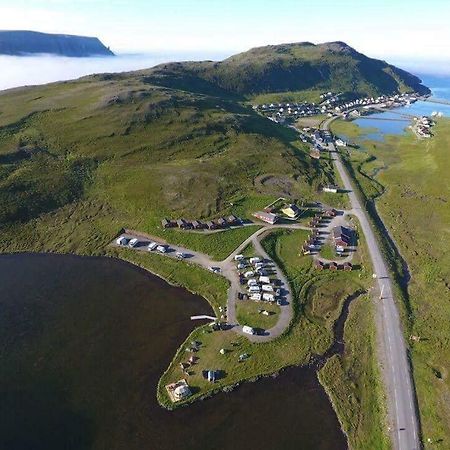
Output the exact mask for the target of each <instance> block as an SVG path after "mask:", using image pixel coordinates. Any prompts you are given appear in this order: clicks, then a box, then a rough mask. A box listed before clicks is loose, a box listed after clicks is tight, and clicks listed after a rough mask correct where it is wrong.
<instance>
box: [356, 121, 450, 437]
mask: <svg viewBox="0 0 450 450" xmlns="http://www.w3.org/2000/svg"><path fill="white" fill-rule="evenodd" d="M434 132H435V137H434V138H433V139H431V140H420V141H419V140H417V139H416V138H415V137H414V136H413V135H412V134H411V133H409V134H407V135H406V136H403V137H394V136H392V137H389V138H388V139H387V140H386V142H385V143H368V144H367V148H368V151H369V154H370V155H373V156H375V158H376V159H374V158H370V157H369V158H368V155H367V154H366V155H361V154H356V153H354V154H352V156H351V160H352V164H353V166H354V168H355V172H356V173H357V176H358V178H359V179H360V180H362V182H361V183H360V185H361V186H362V187H363V189H364V191H365V192H366V193H367V194H366V195H368V196H376V195H379V194H382V195H381V197H380V198H379V200H378V201H377V206H378V209H379V211H380V213H381V216H382V218H383V220H384V222H385V224H386V225H387V227H388V229H389V231H390V233H391V234H392V235H393V237H394V238H395V241H396V243H397V245H398V247H399V249H400V251H401V253H402V255H403V257H404V258H405V259H406V261H407V263H408V266H409V270H410V272H411V275H412V279H411V282H410V283H409V288H408V294H409V302H410V304H411V314H410V315H409V317H408V321H407V326H408V329H409V331H410V333H411V334H414V335H417V336H420V337H421V338H422V340H421V341H420V342H417V343H412V342H411V352H412V360H413V366H414V377H415V381H416V388H417V392H418V397H419V407H420V414H421V422H422V428H423V435H424V438H425V441H426V440H427V439H428V438H431V439H432V440H433V441H435V440H438V439H443V440H444V442H446V441H447V440H448V439H449V436H450V408H449V407H448V405H449V399H450V384H449V383H450V380H449V378H448V372H449V369H450V366H449V364H448V361H449V360H450V345H449V342H448V330H449V329H450V321H449V317H450V316H449V312H450V310H449V303H448V298H449V279H450V251H449V245H448V233H449V223H450V208H449V207H448V201H449V196H450V193H449V184H448V170H449V167H448V154H447V153H448V152H447V150H448V148H449V146H450V122H449V121H448V120H445V119H443V120H441V121H440V122H439V124H438V125H437V126H436V127H435V129H434ZM365 161H366V162H365ZM380 168H382V170H381V171H379V172H378V170H379V169H380ZM376 174H377V175H376ZM374 175H376V178H375V180H374V179H373V178H372V177H373V176H374ZM383 192H384V193H383ZM408 337H409V336H408ZM425 445H426V442H425Z"/></svg>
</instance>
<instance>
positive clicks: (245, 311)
mask: <svg viewBox="0 0 450 450" xmlns="http://www.w3.org/2000/svg"><path fill="white" fill-rule="evenodd" d="M236 309H237V313H236V316H237V320H238V322H239V323H240V324H241V325H249V326H250V327H253V328H262V329H263V330H267V329H269V328H272V327H273V326H274V325H275V324H276V323H277V321H278V317H279V314H280V307H279V306H278V305H276V304H271V303H267V302H254V301H253V300H239V301H238V302H237V305H236ZM262 310H264V311H268V312H269V313H270V315H269V316H266V315H264V314H262V313H261V312H260V311H262Z"/></svg>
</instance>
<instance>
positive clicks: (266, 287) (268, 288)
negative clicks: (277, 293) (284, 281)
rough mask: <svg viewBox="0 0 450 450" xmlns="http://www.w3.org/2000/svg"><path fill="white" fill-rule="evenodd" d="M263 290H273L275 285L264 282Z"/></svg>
mask: <svg viewBox="0 0 450 450" xmlns="http://www.w3.org/2000/svg"><path fill="white" fill-rule="evenodd" d="M262 290H263V291H264V292H273V287H272V286H271V285H270V284H263V285H262Z"/></svg>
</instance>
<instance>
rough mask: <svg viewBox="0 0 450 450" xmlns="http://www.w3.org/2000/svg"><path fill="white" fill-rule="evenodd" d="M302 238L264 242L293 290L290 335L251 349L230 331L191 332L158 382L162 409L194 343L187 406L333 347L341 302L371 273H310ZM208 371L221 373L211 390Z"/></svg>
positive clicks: (273, 237)
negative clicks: (198, 345)
mask: <svg viewBox="0 0 450 450" xmlns="http://www.w3.org/2000/svg"><path fill="white" fill-rule="evenodd" d="M306 233H307V232H305V231H298V230H296V231H286V230H279V231H274V232H272V233H271V234H269V235H268V236H267V237H266V238H265V239H264V240H263V245H264V247H265V249H266V251H267V252H268V254H269V256H270V257H271V258H273V259H274V260H275V261H277V263H278V264H279V265H280V266H281V267H282V268H283V270H284V272H285V273H286V275H287V278H288V280H289V283H290V285H291V288H292V289H293V293H294V298H295V304H294V310H295V315H294V319H293V321H292V323H291V326H290V328H289V330H288V331H287V332H286V333H285V334H284V335H282V336H281V337H279V338H277V339H275V340H273V341H270V342H267V343H264V344H251V343H250V342H249V341H248V340H247V339H246V338H244V337H239V336H237V335H236V334H235V333H233V332H232V331H226V332H223V331H218V332H212V331H210V330H209V329H208V327H203V328H200V329H197V330H195V331H194V332H193V333H192V335H191V336H189V337H188V338H187V339H186V341H185V343H184V344H183V345H182V346H181V347H180V350H179V351H178V353H177V355H176V356H175V358H174V360H173V362H172V364H171V365H170V367H169V368H168V370H167V371H166V373H165V374H164V375H163V377H162V378H161V381H160V385H159V388H158V399H159V401H160V402H161V403H162V404H163V405H165V406H167V407H173V405H172V404H171V402H170V401H169V399H168V398H167V395H166V393H165V389H164V386H165V385H166V384H168V383H169V382H172V381H175V380H177V379H179V378H180V376H181V375H182V372H181V368H180V367H179V363H180V362H185V361H186V359H187V357H188V356H189V353H186V351H185V349H186V346H187V345H188V344H189V342H191V341H193V340H198V341H200V342H202V345H201V348H200V350H199V352H197V353H196V356H198V358H199V360H198V362H197V364H195V366H194V367H193V368H192V373H191V374H190V375H189V380H188V381H189V384H190V385H191V386H192V387H193V389H194V391H195V394H194V396H193V397H192V398H191V399H190V401H192V400H195V399H196V398H198V397H202V396H204V395H209V394H210V393H212V392H213V391H216V390H222V389H223V388H225V387H226V386H228V385H230V384H235V383H239V382H241V381H242V380H248V379H252V378H254V377H255V376H257V375H267V374H271V373H273V372H276V371H278V370H280V369H281V368H283V367H286V366H291V365H298V364H305V363H307V362H308V361H309V360H310V358H311V356H312V355H313V354H322V353H323V352H324V351H325V350H326V349H327V348H328V347H329V345H330V344H331V342H332V326H333V324H334V321H335V320H336V318H337V317H338V316H339V313H340V310H341V308H342V304H343V301H344V300H345V298H346V297H347V296H349V295H351V294H353V293H354V292H356V291H357V290H359V289H361V288H364V287H365V286H366V285H367V284H368V283H370V269H369V268H367V267H365V266H363V267H361V270H359V271H354V272H334V273H333V272H325V271H324V272H320V273H319V272H316V271H315V270H314V269H313V268H312V260H311V258H310V257H307V256H300V255H299V248H300V245H301V243H302V242H303V240H304V239H305V235H306ZM316 286H320V291H321V292H322V294H323V295H318V293H317V288H316ZM254 305H255V307H256V308H259V307H261V306H260V304H258V303H254ZM264 308H265V304H264ZM238 311H239V309H238ZM312 311H314V312H315V314H313V313H312ZM269 317H270V316H269ZM221 348H224V349H226V353H225V355H221V354H220V353H219V350H220V349H221ZM244 353H246V354H248V355H249V356H250V357H249V358H248V360H246V361H244V362H239V355H241V354H244ZM212 367H213V368H216V369H219V370H223V371H224V373H226V376H225V377H224V378H222V379H221V380H219V381H217V382H216V383H215V384H214V385H211V384H210V383H208V382H207V381H206V380H204V378H203V376H202V373H201V372H202V370H206V369H208V368H212Z"/></svg>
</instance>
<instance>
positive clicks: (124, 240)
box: [116, 236, 129, 245]
mask: <svg viewBox="0 0 450 450" xmlns="http://www.w3.org/2000/svg"><path fill="white" fill-rule="evenodd" d="M128 241H129V239H127V238H126V237H125V236H120V237H119V238H117V240H116V244H117V245H127V244H128Z"/></svg>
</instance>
